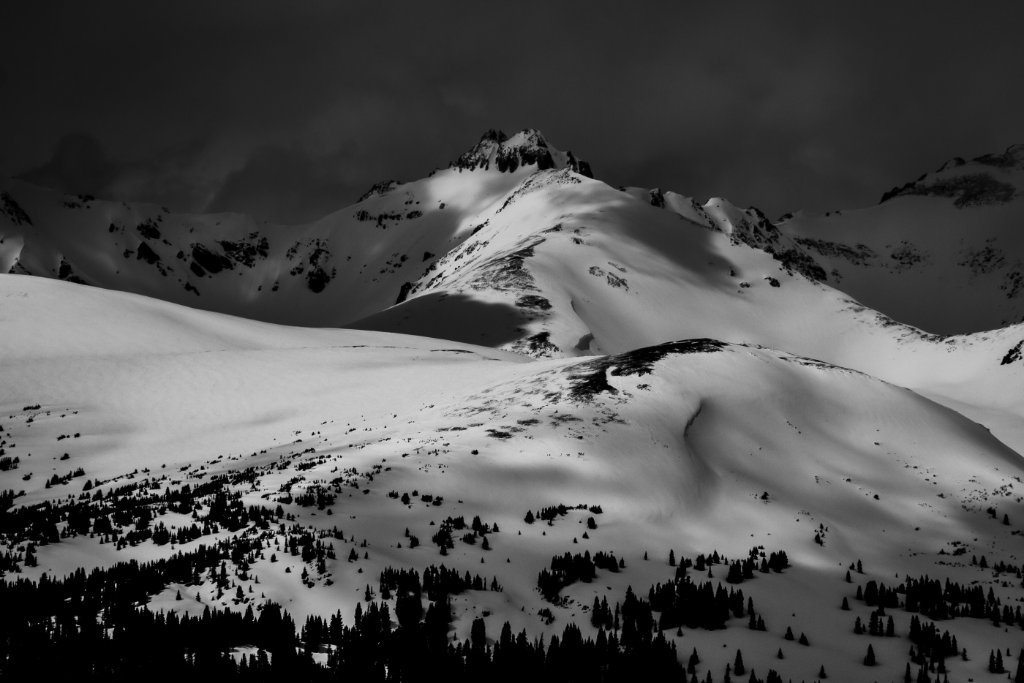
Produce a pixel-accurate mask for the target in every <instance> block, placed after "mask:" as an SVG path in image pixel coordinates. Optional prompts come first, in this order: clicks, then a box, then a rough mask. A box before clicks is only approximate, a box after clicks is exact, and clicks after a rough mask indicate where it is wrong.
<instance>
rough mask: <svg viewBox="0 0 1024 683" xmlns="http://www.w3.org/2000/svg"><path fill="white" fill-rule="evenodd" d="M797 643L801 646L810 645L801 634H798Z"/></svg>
mask: <svg viewBox="0 0 1024 683" xmlns="http://www.w3.org/2000/svg"><path fill="white" fill-rule="evenodd" d="M797 642H798V643H800V644H801V645H810V642H808V640H807V636H806V635H804V634H803V633H802V632H801V633H800V640H798V641H797Z"/></svg>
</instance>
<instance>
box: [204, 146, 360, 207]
mask: <svg viewBox="0 0 1024 683" xmlns="http://www.w3.org/2000/svg"><path fill="white" fill-rule="evenodd" d="M347 166H348V163H347V159H346V157H345V155H344V154H342V153H335V154H331V155H328V156H323V157H316V156H312V155H310V154H308V153H306V152H304V151H302V150H300V149H297V148H293V147H278V146H273V147H262V148H260V149H257V150H256V151H255V152H254V153H253V154H252V155H251V156H250V157H249V158H248V159H247V160H246V162H245V163H244V164H243V165H242V166H241V167H240V168H238V169H236V170H234V171H231V172H230V173H228V174H227V176H226V177H225V178H224V180H223V182H222V183H221V186H220V188H219V190H218V191H217V193H216V194H215V195H214V196H213V198H212V199H211V200H210V202H209V203H208V204H207V205H206V207H205V210H207V211H212V212H219V211H240V212H243V213H249V214H252V215H254V216H257V217H259V218H262V219H266V220H270V221H274V222H280V223H301V222H305V221H310V220H314V219H316V218H319V217H321V216H323V215H325V214H327V213H330V212H332V211H335V210H337V209H339V208H341V207H342V206H345V205H346V204H349V203H351V202H352V201H353V195H354V194H355V193H356V192H358V190H356V186H355V185H354V184H353V183H351V182H346V180H345V179H344V177H343V176H344V175H345V173H344V170H345V168H346V167H347ZM368 187H369V185H367V186H366V188H363V189H367V188H368Z"/></svg>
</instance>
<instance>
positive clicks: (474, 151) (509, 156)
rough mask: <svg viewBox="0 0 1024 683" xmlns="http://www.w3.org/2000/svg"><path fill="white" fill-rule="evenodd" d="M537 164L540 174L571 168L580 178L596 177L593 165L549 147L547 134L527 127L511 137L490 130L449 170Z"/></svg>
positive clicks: (504, 169)
mask: <svg viewBox="0 0 1024 683" xmlns="http://www.w3.org/2000/svg"><path fill="white" fill-rule="evenodd" d="M531 165H536V166H537V170H538V171H545V170H547V169H553V168H554V169H561V168H568V169H570V170H571V171H574V172H576V173H579V174H580V175H584V176H587V177H588V178H592V177H593V173H592V171H591V169H590V164H589V163H587V162H586V161H583V160H582V159H577V158H576V156H575V155H574V154H573V153H572V152H571V151H567V152H563V151H561V150H559V149H556V148H555V147H553V146H551V145H550V144H548V141H547V139H546V138H545V137H544V134H543V133H541V132H540V131H539V130H537V129H535V128H526V129H523V130H521V131H519V132H518V133H516V134H515V135H513V136H512V137H509V136H507V135H506V134H505V133H504V132H503V131H500V130H494V129H491V130H488V131H487V132H486V133H484V134H483V136H482V137H481V138H480V141H479V142H477V143H476V144H475V145H473V147H471V148H470V149H469V150H468V151H466V152H465V153H463V154H462V155H461V156H460V157H459V158H458V159H456V160H455V161H454V162H452V163H451V164H450V166H449V168H455V169H459V170H469V171H472V170H476V169H478V168H482V169H485V170H486V169H491V168H495V169H497V170H499V171H501V172H503V173H505V172H509V173H511V172H514V171H515V170H516V169H518V168H520V167H523V166H531Z"/></svg>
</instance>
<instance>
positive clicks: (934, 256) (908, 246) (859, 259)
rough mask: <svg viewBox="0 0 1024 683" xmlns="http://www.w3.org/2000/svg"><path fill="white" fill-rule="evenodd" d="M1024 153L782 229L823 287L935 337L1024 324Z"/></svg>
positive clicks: (1020, 149) (954, 164) (789, 222)
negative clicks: (817, 273)
mask: <svg viewBox="0 0 1024 683" xmlns="http://www.w3.org/2000/svg"><path fill="white" fill-rule="evenodd" d="M1022 197H1024V145H1015V146H1013V147H1010V148H1009V149H1007V150H1006V151H1005V152H1003V153H1002V154H986V155H984V156H980V157H977V158H975V159H972V160H970V161H965V160H964V159H961V158H959V157H958V158H955V159H953V160H951V161H948V162H946V163H945V164H943V165H942V166H941V167H940V168H939V169H938V170H936V171H934V172H932V173H926V174H924V175H922V176H921V177H920V178H918V179H917V180H916V181H914V182H911V183H907V184H905V185H903V186H901V187H897V188H893V189H892V190H890V191H889V192H886V193H885V194H884V195H882V200H881V202H880V203H879V204H878V205H877V206H873V207H868V208H864V209H857V210H852V211H847V210H843V211H830V212H827V213H826V214H824V215H808V214H803V213H798V214H797V215H796V216H792V217H788V218H785V219H783V220H782V221H781V222H780V223H779V225H778V229H779V232H781V233H782V234H783V235H785V236H786V237H788V238H789V239H790V240H792V241H793V242H795V243H796V244H797V245H798V247H800V248H801V249H802V251H803V252H804V253H805V254H807V255H808V256H809V257H810V258H813V259H814V261H815V262H816V263H817V264H818V265H819V266H820V267H821V269H822V270H823V271H824V272H825V273H826V274H827V275H826V276H825V277H824V278H823V279H824V280H825V281H827V282H829V284H831V285H832V286H834V287H838V288H840V289H842V290H843V291H845V292H847V293H849V294H851V295H852V296H854V297H856V298H857V300H859V301H861V302H862V303H864V304H865V305H868V306H871V307H873V308H876V309H878V310H880V311H882V312H884V313H886V314H887V315H889V316H891V317H893V318H895V319H897V320H900V321H902V322H906V323H909V324H911V325H916V326H918V327H921V328H923V329H926V330H929V331H931V332H936V333H941V334H960V333H966V332H977V331H980V330H988V329H993V328H996V327H1003V326H1005V325H1007V324H1011V323H1019V322H1021V321H1022V320H1024V261H1022V260H1021V259H1022V256H1021V254H1022V253H1024V251H1022V247H1024V243H1022V241H1021V230H1020V227H1021V225H1022V224H1024V201H1021V198H1022Z"/></svg>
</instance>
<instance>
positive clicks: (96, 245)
mask: <svg viewBox="0 0 1024 683" xmlns="http://www.w3.org/2000/svg"><path fill="white" fill-rule="evenodd" d="M555 167H558V168H572V169H574V170H577V171H582V172H584V173H589V172H590V171H589V166H588V165H587V164H586V162H583V161H579V160H577V159H576V158H575V157H574V156H573V155H572V153H571V152H561V151H559V150H557V149H555V148H553V147H550V146H549V145H548V144H547V141H546V140H545V139H544V138H543V136H541V135H540V134H539V133H538V132H536V131H522V132H520V133H518V134H516V135H514V136H513V137H511V138H506V136H505V135H504V134H503V133H499V132H496V131H489V132H488V133H487V134H485V135H484V137H483V138H482V139H481V140H480V142H479V143H477V144H476V145H475V146H474V147H473V148H471V149H470V150H469V151H467V152H466V153H465V154H463V155H462V156H461V157H459V158H458V159H457V160H456V161H455V162H453V163H452V164H451V165H450V166H449V167H448V168H445V169H441V170H437V171H434V172H433V173H432V174H431V175H430V176H429V177H427V178H424V179H422V180H418V181H415V182H411V183H404V184H399V183H396V182H394V181H390V182H386V183H379V184H377V185H375V186H374V187H373V188H371V189H370V190H369V191H368V192H367V193H366V194H365V195H364V196H363V198H362V199H361V200H360V201H359V202H357V203H356V204H354V205H352V206H349V207H346V208H344V209H341V210H339V211H337V212H335V213H333V214H330V215H328V216H325V217H324V218H322V219H320V220H317V221H313V222H312V223H309V224H306V225H297V226H290V225H274V224H269V223H266V222H263V223H258V222H256V221H255V220H253V219H252V218H250V217H248V216H243V215H240V214H209V215H206V214H204V215H189V214H176V213H171V212H169V211H168V210H166V209H164V208H162V207H158V206H152V205H146V204H135V205H129V204H125V203H119V202H110V201H104V200H102V199H96V198H93V197H89V196H77V195H67V196H62V195H60V194H58V193H55V192H52V191H50V190H45V189H42V188H38V187H34V186H32V185H29V184H26V183H24V182H20V181H17V180H6V181H3V182H2V183H0V272H3V273H6V272H12V273H21V274H31V275H38V276H42V277H55V278H58V279H62V280H70V281H72V282H85V283H88V284H93V285H97V286H101V287H108V288H112V289H120V290H124V291H130V292H134V293H138V294H145V295H147V296H154V297H157V298H160V299H164V300H167V301H173V302H175V303H181V304H185V305H187V306H192V307H196V308H202V309H206V310H213V311H219V312H224V313H231V314H234V315H241V316H245V317H250V318H255V319H259V320H267V321H271V322H278V323H288V324H299V325H316V326H337V325H340V324H342V323H345V322H347V321H349V320H353V319H356V318H360V317H363V316H366V315H369V314H370V313H373V312H376V311H379V310H381V309H384V308H386V307H388V306H390V305H392V304H394V303H395V301H396V300H399V299H400V298H402V297H403V296H404V295H403V292H404V289H403V285H405V283H407V282H410V281H412V280H415V279H416V278H418V277H419V276H420V275H421V274H422V273H423V272H424V270H425V269H426V268H428V267H429V266H430V265H431V264H432V263H433V262H434V261H435V260H436V258H438V257H439V256H442V255H443V254H445V253H447V252H448V251H449V250H450V249H451V248H452V247H454V246H456V245H458V244H459V243H460V242H461V241H462V240H463V239H465V237H466V236H468V235H469V234H470V233H471V232H472V230H473V229H474V228H475V227H476V226H477V225H478V224H479V223H480V222H482V221H484V220H485V219H484V218H480V217H479V214H480V213H481V212H484V211H485V210H486V209H487V208H488V207H490V206H491V205H492V204H494V203H495V202H497V201H499V200H500V199H501V198H502V197H503V196H504V195H505V194H506V193H507V192H508V191H509V190H510V189H511V188H512V187H514V186H515V185H516V183H518V182H519V181H520V180H522V179H523V178H525V177H527V176H528V175H530V174H531V173H532V172H534V171H536V170H538V169H546V168H555Z"/></svg>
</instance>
